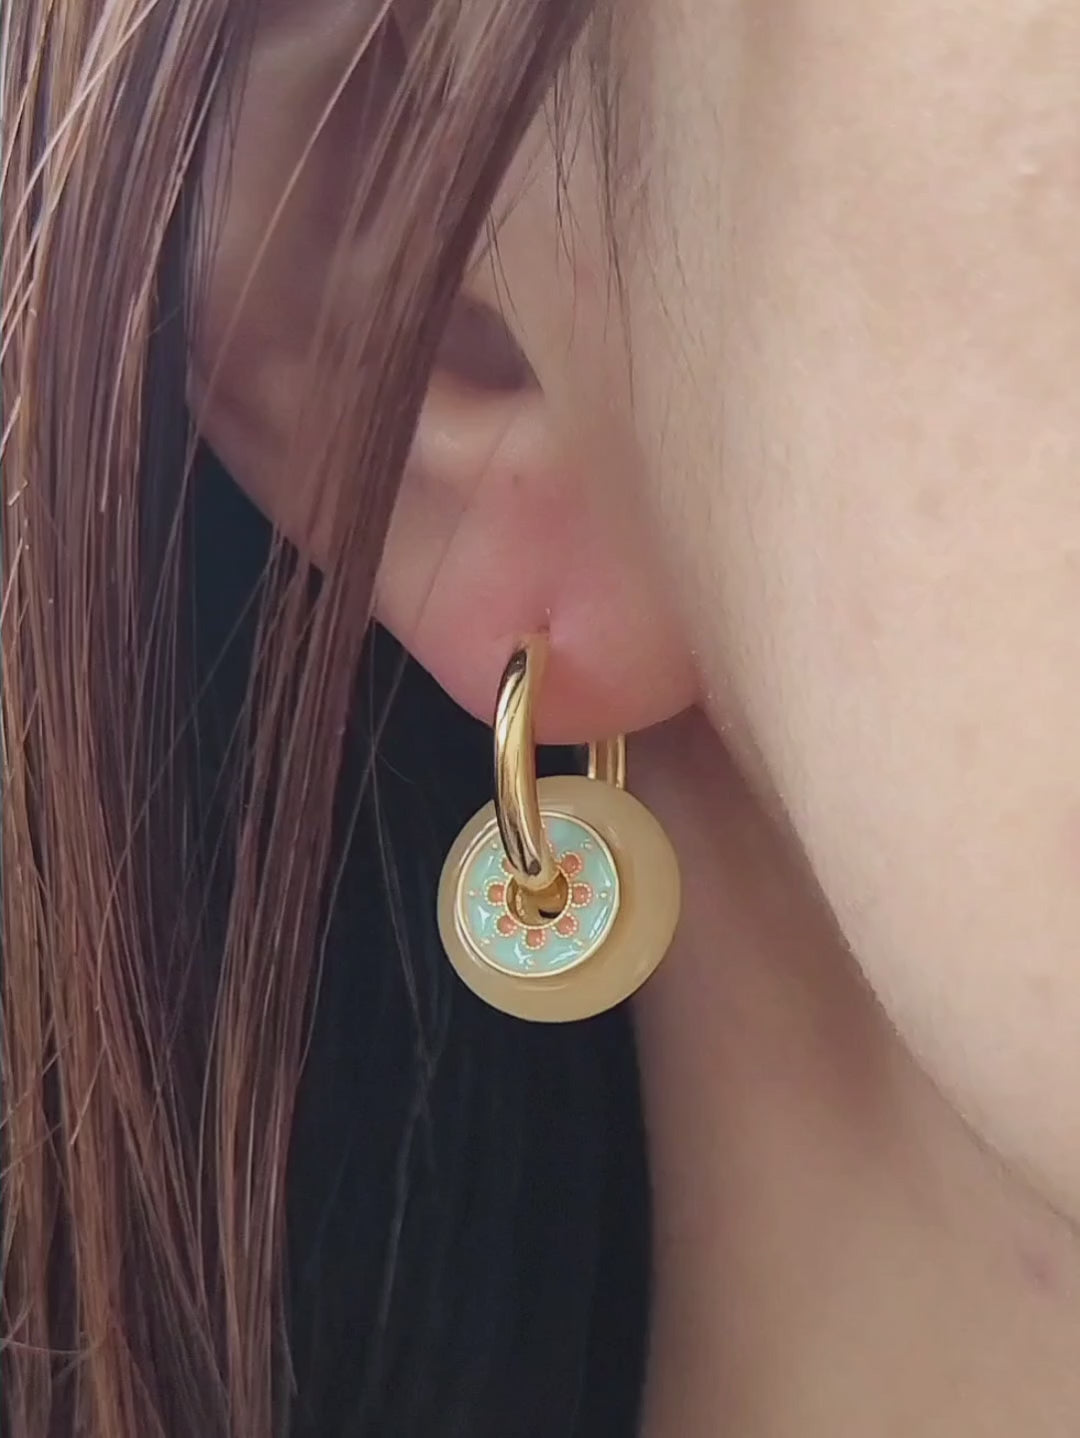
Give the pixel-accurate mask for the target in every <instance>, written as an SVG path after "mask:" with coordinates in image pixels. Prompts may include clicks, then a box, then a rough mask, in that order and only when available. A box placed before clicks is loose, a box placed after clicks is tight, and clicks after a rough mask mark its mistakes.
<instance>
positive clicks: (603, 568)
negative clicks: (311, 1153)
mask: <svg viewBox="0 0 1080 1438" xmlns="http://www.w3.org/2000/svg"><path fill="white" fill-rule="evenodd" d="M498 324H499V321H498V320H497V319H496V318H495V317H493V316H492V315H491V313H490V312H488V313H487V317H486V320H485V319H482V318H480V311H478V309H477V307H476V306H475V305H470V303H469V302H468V301H462V303H461V305H460V306H459V308H458V312H457V313H456V315H455V317H454V319H453V320H452V321H451V327H450V332H449V334H448V336H447V342H446V344H445V345H444V350H443V353H444V360H443V362H442V363H441V364H440V365H439V367H438V368H437V370H436V373H435V375H434V378H433V380H432V384H431V389H430V392H429V394H428V398H427V401H426V403H425V406H424V410H423V413H422V416H421V420H420V425H419V429H418V432H417V436H416V441H415V445H414V448H413V453H412V458H411V461H410V463H409V466H408V468H407V471H406V475H405V480H404V483H403V486H402V490H401V493H400V497H399V500H398V504H397V507H396V509H395V513H394V518H393V522H392V525H391V529H390V534H389V538H388V542H387V546H386V550H385V555H384V559H383V564H382V567H381V570H380V579H379V587H378V595H377V607H376V615H377V617H378V619H379V620H380V621H381V622H382V623H383V624H384V625H385V626H386V627H387V628H388V629H389V630H390V631H391V632H392V633H394V634H395V635H396V636H397V637H398V638H399V639H400V640H401V642H402V643H403V644H404V645H405V646H406V648H408V649H409V651H410V652H411V653H412V654H413V655H414V656H415V658H416V659H417V660H418V661H419V662H420V663H421V664H422V665H423V666H424V667H425V668H426V669H428V670H429V671H430V672H431V673H432V674H433V675H434V677H435V678H436V679H437V680H438V681H439V682H440V683H441V684H442V685H443V687H444V688H445V689H446V690H447V691H448V692H449V693H450V694H451V695H452V697H453V698H454V699H456V700H457V702H458V703H460V704H461V705H462V706H463V707H465V708H466V709H468V710H470V711H471V712H472V713H473V714H475V715H477V716H478V717H481V718H484V719H490V717H491V714H492V710H493V707H494V703H495V691H496V686H497V684H498V681H499V677H500V675H501V672H502V669H503V666H504V665H505V663H506V661H507V659H508V658H509V656H510V654H511V652H512V650H513V647H514V645H515V643H516V642H517V641H518V640H519V639H520V638H521V636H522V635H525V634H529V633H533V632H536V631H546V632H547V633H548V635H549V636H550V652H549V658H548V663H547V667H546V670H545V677H544V692H543V694H542V695H541V696H540V700H539V709H538V728H539V733H538V738H539V740H540V742H543V743H556V744H562V743H567V744H580V743H583V742H586V741H588V740H590V739H599V738H605V737H608V736H610V735H613V734H616V733H623V732H632V731H634V730H637V729H642V728H645V727H647V726H649V725H651V724H654V723H658V722H660V721H661V720H663V719H666V718H669V717H671V716H672V715H673V714H676V713H678V712H680V711H681V710H683V709H685V708H687V707H688V706H689V705H690V704H691V703H693V701H694V698H695V692H696V686H695V681H694V673H693V666H692V663H691V659H690V655H689V653H688V651H687V649H686V647H685V645H684V644H683V642H682V640H681V636H680V632H679V626H678V624H677V622H676V620H675V617H674V614H673V611H672V606H671V605H670V603H669V602H668V599H667V596H666V594H665V592H664V586H663V585H662V583H661V581H660V579H659V576H658V572H657V568H656V566H655V564H654V561H653V558H652V555H651V552H650V546H649V544H648V539H647V533H646V530H645V526H644V525H643V524H642V525H640V526H639V525H638V524H637V523H636V520H635V515H634V513H633V510H632V507H629V506H628V505H627V504H626V503H625V502H624V503H621V504H620V503H618V502H617V500H616V497H615V495H614V494H613V490H612V486H611V483H610V477H602V476H601V475H599V474H596V473H589V472H588V471H587V469H586V468H585V467H584V466H583V465H582V464H581V462H580V461H579V460H577V459H576V458H575V455H574V453H573V452H572V450H571V448H570V447H569V446H568V445H567V444H566V443H565V441H563V439H562V438H561V436H560V433H559V429H558V426H557V425H556V423H555V422H554V417H553V412H552V409H551V406H550V405H549V403H548V400H547V398H546V397H545V394H544V392H543V390H542V389H541V388H540V387H539V386H538V384H537V383H536V382H535V380H534V379H533V378H532V376H531V373H530V372H529V371H528V369H527V367H526V366H524V364H523V363H521V362H520V356H519V357H518V360H519V363H518V373H517V375H516V376H515V375H514V362H513V354H514V351H513V346H512V342H511V341H509V340H508V339H504V341H503V343H502V346H501V352H500V353H498V354H497V355H496V358H495V359H494V362H493V361H492V353H493V350H494V351H497V352H499V351H500V345H499V344H498V343H495V344H494V345H492V343H491V335H492V333H493V330H494V327H495V326H496V325H498ZM478 335H480V338H479V339H478V338H477V336H478ZM481 350H484V351H486V361H485V360H484V359H481V362H480V363H477V362H476V361H477V357H478V352H479V351H481Z"/></svg>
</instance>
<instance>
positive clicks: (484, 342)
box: [435, 293, 536, 393]
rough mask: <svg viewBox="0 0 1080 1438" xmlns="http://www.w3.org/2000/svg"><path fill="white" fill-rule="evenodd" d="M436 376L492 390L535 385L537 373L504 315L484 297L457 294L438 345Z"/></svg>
mask: <svg viewBox="0 0 1080 1438" xmlns="http://www.w3.org/2000/svg"><path fill="white" fill-rule="evenodd" d="M435 370H436V376H437V377H438V376H440V375H442V376H446V377H447V378H448V379H451V380H454V381H456V382H457V383H459V384H462V385H470V386H472V387H473V388H474V389H478V390H489V391H493V392H495V393H513V392H514V391H517V390H525V389H535V388H536V375H535V374H534V373H533V370H532V366H531V365H530V364H529V361H528V360H527V359H526V358H525V355H524V354H523V352H522V350H521V347H520V346H519V345H518V343H517V341H516V340H515V339H514V336H513V334H512V333H511V332H510V327H509V325H508V324H507V323H506V320H505V319H504V318H503V316H502V315H501V314H500V313H499V312H498V311H497V310H496V309H494V308H493V307H492V306H491V305H489V304H487V303H485V302H484V301H483V300H478V299H474V298H473V297H472V296H470V295H467V294H464V293H462V294H459V295H458V298H457V299H456V300H455V301H454V307H453V309H452V310H451V312H450V320H449V323H448V324H447V327H446V331H445V333H444V335H443V338H442V342H441V344H440V345H439V349H438V354H437V356H436V361H435Z"/></svg>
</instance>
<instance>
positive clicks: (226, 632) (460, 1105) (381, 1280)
mask: <svg viewBox="0 0 1080 1438" xmlns="http://www.w3.org/2000/svg"><path fill="white" fill-rule="evenodd" d="M194 506H195V507H194V519H193V524H192V528H191V531H190V533H191V544H192V554H193V557H194V594H195V600H196V605H195V613H196V616H197V624H196V643H195V646H194V648H195V652H196V655H197V663H198V666H199V669H200V671H201V678H202V679H203V680H204V681H205V680H206V679H207V677H208V676H209V675H210V674H211V673H213V675H214V678H213V682H212V684H210V687H209V690H208V696H207V699H206V702H205V703H204V705H203V718H202V721H201V723H200V733H199V746H200V747H199V753H200V762H201V764H202V766H203V772H204V777H205V778H206V779H207V790H206V792H207V793H210V792H211V791H212V790H213V788H214V776H215V774H216V772H217V770H218V768H219V767H220V764H221V763H222V755H223V743H224V737H225V736H226V735H228V734H229V732H230V731H231V725H232V720H233V719H234V718H235V714H236V708H237V705H238V704H239V702H240V698H241V695H242V692H243V683H244V677H245V673H246V664H247V655H248V652H249V646H250V642H251V634H250V623H248V624H246V625H245V624H244V623H240V624H239V625H238V618H239V616H240V615H241V614H242V612H243V610H244V606H245V604H246V603H247V601H248V600H249V598H250V596H251V594H252V592H253V589H254V587H255V586H256V584H257V582H258V578H259V575H260V573H261V571H262V567H263V564H264V561H265V557H266V552H267V546H268V540H269V536H268V533H267V530H266V526H265V525H264V523H263V521H262V520H261V519H260V518H259V517H258V516H257V515H256V513H255V512H254V511H253V510H252V508H251V507H250V506H249V505H248V504H247V502H246V501H245V500H244V499H243V498H242V497H241V495H240V494H239V491H238V490H237V489H236V487H235V486H234V485H233V484H232V482H231V481H230V479H229V478H228V476H227V475H226V474H225V473H224V472H223V471H222V470H221V468H220V467H219V466H218V465H217V464H216V463H215V462H214V460H213V459H212V458H211V457H210V456H209V455H203V456H202V458H201V460H200V465H199V472H198V475H197V482H196V489H195V501H194ZM223 653H224V654H225V658H226V662H224V663H221V662H220V660H221V656H222V654H223ZM403 663H404V670H403V671H402V664H403ZM399 677H400V689H399V691H398V693H397V696H396V698H395V700H394V702H393V707H392V711H391V719H390V722H389V724H388V726H387V729H386V730H385V732H384V735H383V738H382V740H381V743H380V752H379V760H378V763H377V768H376V778H375V782H374V784H373V785H371V786H370V787H369V791H368V793H367V797H366V798H365V800H364V802H363V804H362V806H361V808H360V811H359V818H358V821H357V823H356V825H355V829H354V830H353V831H352V832H351V834H350V833H349V820H350V819H351V817H352V815H353V812H354V809H355V802H354V801H355V798H356V795H357V793H358V792H359V791H360V783H361V776H362V773H363V771H364V767H365V764H366V762H367V759H368V755H369V752H370V735H369V723H368V716H369V715H370V714H372V713H376V714H377V713H379V712H380V711H381V710H382V708H383V704H384V702H385V700H386V697H387V695H388V694H390V692H391V690H392V688H393V686H394V685H395V684H396V682H397V681H398V679H399ZM489 746H490V738H489V734H488V732H487V730H486V729H485V728H484V727H483V726H480V725H477V724H475V723H473V722H472V721H471V720H469V719H468V718H466V717H465V716H464V715H462V713H461V712H460V711H459V710H458V709H456V707H455V706H454V705H452V704H451V703H450V702H449V700H447V699H446V697H445V696H444V695H443V694H442V693H441V692H440V691H439V690H438V689H437V688H436V687H435V686H434V684H433V683H432V682H431V681H430V680H429V679H428V678H427V676H426V675H424V674H423V673H422V672H421V671H420V670H419V669H418V668H417V667H416V666H414V665H412V664H411V663H409V662H407V661H405V660H404V658H403V656H402V655H401V654H400V652H399V650H398V649H397V647H396V646H395V645H394V644H393V642H392V641H391V640H390V639H389V638H388V637H387V636H386V635H384V634H377V635H376V636H375V637H374V639H373V641H372V644H371V645H370V651H369V654H368V658H367V661H366V663H365V666H364V672H363V673H362V674H361V675H360V677H359V680H358V687H357V703H356V706H355V718H354V724H353V732H352V733H351V735H350V745H349V757H348V761H347V763H346V767H345V772H344V774H343V776H342V781H341V790H340V804H339V815H338V827H339V831H340V834H341V849H342V854H343V868H342V882H341V885H340V888H339V890H338V892H337V895H336V898H335V902H334V910H333V915H332V928H331V941H330V944H329V948H328V952H327V956H326V963H325V969H324V972H323V975H322V982H321V985H320V988H319V991H318V998H317V1003H316V1008H315V1014H314V1029H313V1040H312V1044H311V1050H310V1057H309V1060H308V1063H307V1066H306V1070H305V1073H304V1079H303V1086H302V1092H301V1095H300V1103H299V1110H298V1114H297V1119H296V1124H295V1129H294V1134H293V1140H292V1148H291V1154H290V1167H289V1341H290V1345H291V1351H292V1359H293V1364H294V1370H295V1381H296V1392H295V1398H294V1401H293V1403H292V1419H291V1428H290V1433H291V1435H292V1438H369V1435H370V1438H374V1436H375V1435H378V1438H605V1435H612V1438H630V1436H631V1435H632V1434H633V1433H634V1432H635V1431H636V1426H637V1408H638V1399H639V1391H640V1384H641V1373H642V1367H643V1358H644V1342H645V1329H646V1313H647V1297H648V1295H647V1272H648V1203H647V1180H646V1168H645V1160H644V1141H643V1134H642V1125H641V1115H640V1102H639V1093H638V1083H637V1072H636V1064H635V1057H634V1050H633V1043H632V1037H631V1032H630V1026H629V1022H628V1019H627V1015H626V1013H625V1011H623V1012H617V1013H615V1014H612V1015H608V1016H606V1017H604V1018H602V1019H598V1020H594V1021H592V1022H589V1023H585V1024H577V1025H567V1026H557V1027H547V1026H544V1027H541V1026H531V1025H526V1024H523V1023H519V1022H517V1021H515V1020H513V1019H509V1018H507V1017H505V1016H502V1015H500V1014H497V1013H494V1012H493V1011H491V1010H489V1009H488V1008H487V1007H486V1006H484V1005H483V1004H481V1003H480V1002H479V1001H478V1000H476V999H474V998H473V996H472V995H471V994H470V993H469V992H468V991H467V990H466V989H465V988H464V986H463V985H461V983H460V982H459V981H458V980H457V978H456V976H455V975H454V973H453V971H452V969H451V968H450V965H449V964H448V963H447V962H446V960H445V959H444V957H443V955H442V952H441V949H440V946H439V941H438V936H437V932H436V929H435V924H434V904H435V888H436V884H437V880H438V874H439V869H440V865H441V862H442V857H443V855H444V853H445V852H446V849H447V848H448V847H449V844H450V842H451V840H452V839H453V837H454V835H455V834H456V833H457V831H458V829H459V828H460V826H461V824H462V823H463V822H464V821H465V820H466V819H467V818H468V817H469V815H470V814H471V813H472V812H473V811H474V810H475V809H476V808H478V807H479V806H480V805H481V804H482V803H484V802H485V801H486V800H487V799H488V798H489V797H490V782H491V781H490V748H489ZM548 759H549V761H552V760H554V762H557V763H560V764H561V763H565V759H566V756H548ZM220 897H221V899H222V900H223V898H224V896H223V895H222V896H220Z"/></svg>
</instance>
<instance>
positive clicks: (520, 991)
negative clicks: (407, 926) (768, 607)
mask: <svg viewBox="0 0 1080 1438" xmlns="http://www.w3.org/2000/svg"><path fill="white" fill-rule="evenodd" d="M546 648H547V646H546V642H545V641H544V640H543V639H542V638H541V637H539V636H537V637H534V638H532V639H529V640H526V641H525V642H524V643H523V644H522V645H521V646H520V648H518V649H517V650H516V651H515V653H514V654H513V655H512V656H511V659H510V662H509V663H508V664H507V666H506V669H505V671H504V673H503V677H502V681H501V683H500V685H499V693H498V700H497V703H496V709H495V732H494V738H495V799H494V802H493V803H490V804H487V805H486V806H485V807H484V808H483V809H481V810H480V812H479V813H478V814H476V815H475V816H474V817H473V818H472V819H471V820H470V821H469V823H468V824H466V826H465V828H464V829H463V830H462V831H461V833H460V834H459V835H458V838H457V839H456V840H455V842H454V844H453V846H452V848H451V850H450V852H449V854H448V855H447V857H446V862H445V864H444V865H443V871H442V878H441V880H440V883H439V932H440V934H441V936H442V941H443V946H444V948H445V949H446V952H447V954H448V956H449V958H450V961H451V962H452V963H453V965H454V968H455V969H456V970H457V972H458V974H459V975H460V976H461V978H462V979H463V980H464V981H465V983H466V984H468V986H469V988H470V989H472V990H473V992H474V993H475V994H478V995H479V997H480V998H482V999H484V1000H485V1001H486V1002H487V1003H489V1004H491V1005H492V1006H493V1007H494V1008H497V1009H501V1010H502V1011H503V1012H504V1013H508V1014H513V1015H514V1016H515V1017H517V1018H522V1019H531V1020H533V1021H535V1022H540V1023H565V1022H568V1021H570V1020H574V1019H584V1018H590V1017H591V1016H592V1015H594V1014H599V1013H603V1012H604V1010H606V1009H610V1008H613V1007H614V1006H615V1005H616V1004H618V1003H620V1002H621V1001H622V1000H623V999H625V998H628V997H629V996H630V995H631V994H632V993H634V992H636V990H637V989H639V988H640V987H641V985H642V984H643V983H644V982H645V980H646V979H647V978H648V977H649V975H650V974H651V973H652V972H653V970H654V969H655V968H656V967H657V965H658V964H659V963H660V961H661V959H662V958H663V957H664V955H665V954H666V953H667V950H668V948H669V947H670V944H671V940H672V936H673V935H674V932H675V926H676V924H677V922H678V917H679V902H680V881H679V866H678V861H677V859H676V857H675V852H674V850H673V849H672V847H671V843H670V841H669V839H668V837H667V835H666V834H665V833H664V830H663V829H662V828H661V826H660V824H659V823H658V822H657V820H656V819H655V818H654V817H653V815H652V814H651V813H650V812H649V810H648V809H646V808H645V806H644V805H643V804H642V803H640V802H639V801H638V800H637V799H635V798H634V797H633V796H632V795H631V794H628V793H627V792H626V787H625V785H626V743H625V740H624V739H623V737H622V736H619V737H618V738H616V739H613V740H609V741H606V742H604V743H597V744H592V745H590V748H589V776H588V778H586V777H584V776H583V775H579V774H561V775H559V776H557V777H555V778H547V779H541V780H539V781H537V778H536V750H535V742H534V739H533V702H534V699H535V695H536V692H537V690H538V689H539V685H540V680H541V675H542V671H543V667H544V661H545V658H546Z"/></svg>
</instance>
